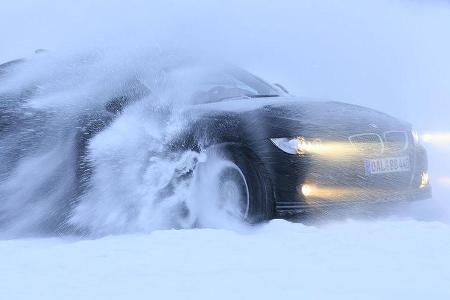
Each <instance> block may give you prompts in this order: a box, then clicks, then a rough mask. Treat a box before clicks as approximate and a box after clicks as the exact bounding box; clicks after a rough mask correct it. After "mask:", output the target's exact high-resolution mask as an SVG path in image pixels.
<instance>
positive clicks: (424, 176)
mask: <svg viewBox="0 0 450 300" xmlns="http://www.w3.org/2000/svg"><path fill="white" fill-rule="evenodd" d="M429 183H430V175H428V172H427V171H423V172H422V175H421V178H420V188H424V187H426V186H427V185H428V184H429Z"/></svg>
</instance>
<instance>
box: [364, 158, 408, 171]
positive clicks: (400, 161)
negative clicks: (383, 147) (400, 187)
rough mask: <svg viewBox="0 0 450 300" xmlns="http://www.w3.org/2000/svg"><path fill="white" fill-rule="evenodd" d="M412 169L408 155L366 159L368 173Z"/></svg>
mask: <svg viewBox="0 0 450 300" xmlns="http://www.w3.org/2000/svg"><path fill="white" fill-rule="evenodd" d="M410 169H411V166H410V163H409V157H408V156H402V157H389V158H377V159H368V160H366V175H373V174H385V173H396V172H407V171H409V170H410Z"/></svg>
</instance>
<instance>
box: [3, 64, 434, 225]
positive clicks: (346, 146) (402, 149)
mask: <svg viewBox="0 0 450 300" xmlns="http://www.w3.org/2000/svg"><path fill="white" fill-rule="evenodd" d="M18 63H20V61H19V62H18ZM12 64H14V63H12ZM7 68H9V65H2V66H0V70H1V69H3V71H1V72H3V73H6V71H5V70H6V69H7ZM199 70H200V71H199ZM180 74H182V76H181V77H182V79H183V80H191V81H192V84H189V90H186V93H185V95H184V96H183V97H184V99H185V101H184V102H183V103H182V104H178V105H179V107H180V108H181V109H180V111H181V112H180V114H181V115H183V118H185V119H188V120H190V121H189V122H187V124H189V126H186V127H185V128H184V129H183V130H181V132H180V133H179V134H177V136H176V138H174V139H172V140H171V141H170V142H168V143H167V145H166V149H167V151H168V152H171V153H176V152H183V151H187V150H189V151H195V152H199V153H200V152H202V153H205V154H206V155H209V154H211V153H220V155H221V157H223V158H225V160H226V161H228V162H229V163H228V164H226V165H225V167H223V168H222V169H221V170H220V172H219V173H217V174H214V176H216V177H217V179H218V180H217V182H218V186H217V189H218V191H219V194H220V199H221V200H220V201H223V202H224V203H231V204H232V205H233V207H234V209H233V210H232V214H234V215H235V216H237V217H238V218H241V219H245V220H247V221H249V222H258V221H263V220H268V219H271V218H274V217H285V216H290V215H296V214H298V213H302V212H305V211H309V210H312V209H313V210H316V209H328V208H330V207H341V206H353V205H359V204H367V203H370V204H373V203H386V202H400V201H410V200H418V199H426V198H429V197H430V196H431V188H430V186H429V182H428V169H427V154H426V151H425V149H424V147H422V146H421V145H420V144H419V139H418V135H417V133H416V132H415V131H414V130H413V128H412V127H411V125H410V124H408V123H406V122H403V121H401V120H398V119H396V118H394V117H392V116H389V115H387V114H384V113H381V112H378V111H375V110H373V109H369V108H366V107H361V106H357V105H352V104H346V103H341V102H336V101H326V100H319V99H311V98H303V97H296V96H292V95H290V94H289V93H288V92H287V91H286V90H285V89H284V88H283V87H282V86H280V85H271V84H268V83H266V82H265V81H263V80H261V79H260V78H258V77H256V76H254V75H252V74H250V73H248V72H246V71H244V70H242V69H239V68H235V67H228V66H226V67H223V66H221V67H211V66H207V67H199V68H195V72H191V73H190V72H187V73H186V72H184V73H183V72H181V73H180ZM193 78H195V80H193ZM183 80H182V81H183ZM184 83H185V82H184ZM182 88H184V85H182ZM21 97H22V98H23V97H26V94H25V96H23V95H22V96H21ZM148 97H155V92H154V91H152V89H151V88H149V87H148V85H146V83H145V80H142V79H137V78H134V79H130V81H129V83H127V84H126V85H124V88H122V89H120V92H117V95H116V96H115V97H112V98H111V99H109V100H108V101H107V102H106V104H105V105H104V107H102V108H99V109H98V111H96V112H95V113H92V112H90V113H89V114H88V115H86V116H84V117H83V118H82V119H80V125H79V126H78V128H79V132H78V135H77V143H76V148H77V153H78V154H77V160H76V164H77V168H76V169H77V178H78V187H79V188H78V189H77V190H78V192H77V195H78V196H79V195H81V194H83V193H84V191H85V190H86V189H88V188H89V181H90V176H91V174H92V168H93V166H92V165H91V164H90V162H89V161H88V159H87V155H86V151H87V145H88V144H89V142H90V139H92V137H94V136H95V135H96V134H98V133H99V132H101V131H102V130H104V129H105V128H107V127H108V126H109V125H110V124H111V123H112V122H113V121H114V120H115V118H117V116H119V115H120V114H121V113H122V112H123V111H124V110H126V109H127V106H129V105H135V104H136V103H139V102H141V101H146V99H148ZM19 98H20V97H19ZM22 98H20V99H22ZM2 110H3V112H2V115H1V118H2V119H1V122H0V126H3V127H5V126H7V125H6V124H7V123H8V120H9V121H10V120H11V118H12V117H11V116H10V115H8V114H7V109H5V108H2ZM206 165H207V160H206V161H199V162H198V165H197V169H198V170H201V169H205V168H206ZM186 176H190V174H186ZM224 207H227V206H226V205H224Z"/></svg>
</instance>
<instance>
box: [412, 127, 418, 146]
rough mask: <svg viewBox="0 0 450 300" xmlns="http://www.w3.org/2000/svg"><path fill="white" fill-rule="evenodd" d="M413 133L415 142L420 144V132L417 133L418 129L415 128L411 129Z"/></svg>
mask: <svg viewBox="0 0 450 300" xmlns="http://www.w3.org/2000/svg"><path fill="white" fill-rule="evenodd" d="M411 134H412V137H413V141H414V144H415V145H417V144H419V134H418V133H417V131H416V130H414V129H413V130H411Z"/></svg>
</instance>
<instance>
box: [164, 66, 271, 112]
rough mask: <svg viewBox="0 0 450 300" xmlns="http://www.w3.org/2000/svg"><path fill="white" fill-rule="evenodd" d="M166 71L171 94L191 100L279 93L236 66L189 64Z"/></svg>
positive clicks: (263, 95)
mask: <svg viewBox="0 0 450 300" xmlns="http://www.w3.org/2000/svg"><path fill="white" fill-rule="evenodd" d="M167 75H168V77H169V78H168V81H169V82H170V88H171V89H172V92H173V93H174V95H175V96H176V97H182V98H184V99H185V100H187V101H189V102H190V103H210V102H219V101H222V100H227V99H232V98H242V97H249V98H260V97H278V96H280V91H278V90H277V89H275V88H274V87H272V86H271V85H270V84H268V83H266V82H264V81H263V80H261V79H259V78H258V77H256V76H254V75H252V74H250V73H248V72H246V71H244V70H241V69H238V68H229V67H227V68H223V67H222V68H217V67H214V68H213V67H189V68H182V69H177V70H175V71H174V72H170V74H167Z"/></svg>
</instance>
